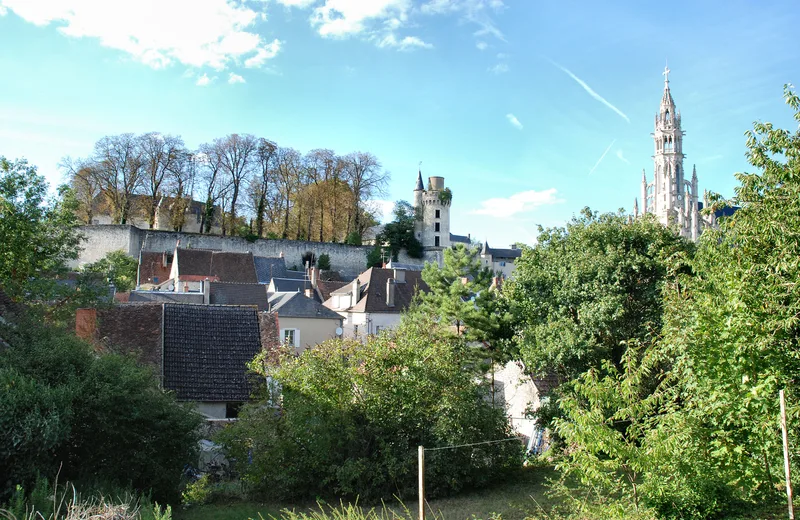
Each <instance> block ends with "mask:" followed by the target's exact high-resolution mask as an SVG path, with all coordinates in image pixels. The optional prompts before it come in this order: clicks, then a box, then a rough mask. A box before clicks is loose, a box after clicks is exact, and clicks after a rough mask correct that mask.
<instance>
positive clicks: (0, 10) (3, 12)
mask: <svg viewBox="0 0 800 520" xmlns="http://www.w3.org/2000/svg"><path fill="white" fill-rule="evenodd" d="M7 12H8V9H6V8H5V7H3V6H2V5H0V16H5V15H6V13H7Z"/></svg>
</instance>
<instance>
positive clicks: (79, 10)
mask: <svg viewBox="0 0 800 520" xmlns="http://www.w3.org/2000/svg"><path fill="white" fill-rule="evenodd" d="M0 3H1V4H2V6H1V7H0V9H2V10H3V11H5V10H10V11H13V12H14V13H15V14H17V15H18V16H19V17H20V18H22V19H23V20H25V21H27V22H30V23H32V24H34V25H38V26H47V25H50V24H53V25H55V26H57V27H58V32H59V33H61V34H62V35H64V36H67V37H72V38H92V39H96V40H97V41H98V42H99V43H100V45H102V46H104V47H109V48H112V49H116V50H119V51H121V52H124V53H126V54H128V55H130V56H131V57H133V59H134V60H136V61H139V62H141V63H144V64H145V65H147V66H150V67H152V68H154V69H160V68H164V67H167V66H170V65H173V64H176V63H180V64H183V65H187V66H190V67H197V68H200V67H211V68H214V69H217V70H223V69H226V68H228V67H234V66H237V65H238V64H240V63H241V62H242V61H244V60H248V59H251V57H253V56H262V57H263V58H259V59H258V60H256V62H257V63H258V65H262V64H263V63H264V61H265V60H266V59H269V58H270V57H274V55H275V54H276V52H277V51H276V50H275V51H274V52H273V51H272V50H270V46H271V44H270V43H269V42H267V41H265V40H264V39H263V38H262V36H261V35H260V34H259V33H258V32H257V31H256V30H255V26H256V24H257V23H259V22H260V21H263V19H264V18H265V14H264V10H263V9H259V10H255V9H257V8H255V7H254V8H251V7H249V6H248V5H245V4H244V3H234V2H229V1H228V0H204V1H202V2H196V1H195V0H168V1H166V0H165V1H161V2H159V3H158V16H153V13H152V6H153V5H154V4H153V3H152V2H141V1H138V0H115V1H113V2H95V1H86V0H38V1H31V0H2V1H1V2H0ZM265 53H266V54H265Z"/></svg>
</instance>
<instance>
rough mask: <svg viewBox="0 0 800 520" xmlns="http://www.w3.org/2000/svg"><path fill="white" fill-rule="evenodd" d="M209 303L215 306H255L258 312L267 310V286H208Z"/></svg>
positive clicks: (251, 284) (226, 284)
mask: <svg viewBox="0 0 800 520" xmlns="http://www.w3.org/2000/svg"><path fill="white" fill-rule="evenodd" d="M209 289H210V294H209V297H210V298H209V300H210V302H209V303H212V304H216V305H256V306H258V310H260V311H265V310H267V286H266V285H263V284H260V283H225V282H211V283H210V284H209Z"/></svg>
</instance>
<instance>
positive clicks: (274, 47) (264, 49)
mask: <svg viewBox="0 0 800 520" xmlns="http://www.w3.org/2000/svg"><path fill="white" fill-rule="evenodd" d="M282 45H283V42H282V41H280V40H278V39H277V38H276V39H274V40H272V41H271V42H270V43H268V44H266V45H263V46H261V47H260V48H259V49H258V50H256V54H255V56H251V57H250V58H247V59H246V60H245V61H244V66H245V67H247V68H248V69H253V68H258V67H260V66H262V65H263V64H264V62H266V61H267V60H271V59H272V58H274V57H275V56H277V54H278V52H280V50H281V46H282Z"/></svg>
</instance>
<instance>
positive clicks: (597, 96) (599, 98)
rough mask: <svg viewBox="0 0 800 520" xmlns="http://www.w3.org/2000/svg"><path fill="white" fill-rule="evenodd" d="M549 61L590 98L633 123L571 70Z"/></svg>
mask: <svg viewBox="0 0 800 520" xmlns="http://www.w3.org/2000/svg"><path fill="white" fill-rule="evenodd" d="M548 61H549V62H550V63H552V64H553V65H555V66H556V67H558V68H559V69H561V71H562V72H564V73H565V74H566V75H568V76H569V77H570V78H572V79H574V80H575V82H576V83H577V84H578V85H580V86H581V87H583V90H585V91H586V92H587V93H588V94H589V95H590V96H592V97H593V98H595V99H596V100H597V101H599V102H601V103H602V104H604V105H605V106H607V107H608V108H610V109H611V110H613V111H614V112H616V113H617V114H619V116H620V117H622V118H623V119H624V120H625V121H627V122H629V123H630V122H631V120H630V119H628V116H626V115H625V114H624V113H623V112H622V110H620V109H618V108H617V107H615V106H614V105H612V104H611V103H609V102H608V101H606V100H605V98H604V97H603V96H601V95H600V94H598V93H597V92H595V91H594V90H593V89H592V87H590V86H589V85H587V84H586V82H585V81H583V80H582V79H581V78H579V77H578V76H576V75H575V74H573V73H572V72H570V71H569V69H566V68H564V67H562V66H561V65H559V64H558V63H556V62H554V61H553V60H548Z"/></svg>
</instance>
